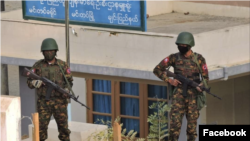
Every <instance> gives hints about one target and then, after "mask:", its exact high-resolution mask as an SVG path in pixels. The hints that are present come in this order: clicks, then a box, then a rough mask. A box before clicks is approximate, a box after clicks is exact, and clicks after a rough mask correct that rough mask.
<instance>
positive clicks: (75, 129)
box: [22, 120, 108, 141]
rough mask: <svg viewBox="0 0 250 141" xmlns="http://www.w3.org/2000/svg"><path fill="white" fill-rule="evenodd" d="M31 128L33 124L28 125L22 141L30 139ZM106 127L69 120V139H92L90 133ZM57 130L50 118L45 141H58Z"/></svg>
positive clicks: (74, 140)
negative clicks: (27, 135)
mask: <svg viewBox="0 0 250 141" xmlns="http://www.w3.org/2000/svg"><path fill="white" fill-rule="evenodd" d="M32 128H33V125H32V124H30V125H29V138H28V139H26V140H22V141H32ZM107 128H108V127H107V126H106V125H99V124H91V123H83V122H75V121H70V122H69V129H70V131H71V134H70V140H71V141H94V139H93V136H92V137H91V135H93V134H95V133H98V132H100V131H105V130H106V129H107ZM58 135H59V133H58V130H57V124H56V122H55V120H51V121H50V123H49V127H48V139H47V140H46V141H60V140H59V139H58Z"/></svg>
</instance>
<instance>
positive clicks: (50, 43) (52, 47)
mask: <svg viewBox="0 0 250 141" xmlns="http://www.w3.org/2000/svg"><path fill="white" fill-rule="evenodd" d="M57 51H58V46H57V43H56V41H55V40H54V39H52V38H47V39H45V40H43V42H42V46H41V52H43V56H44V59H41V60H39V61H37V62H36V63H35V64H34V65H33V67H32V68H31V70H32V71H33V72H34V73H36V74H37V75H39V76H44V77H46V78H48V79H50V80H51V81H53V82H54V83H56V84H57V85H59V86H60V87H62V88H65V90H67V91H69V89H68V85H67V83H66V80H65V79H64V76H63V73H64V75H65V77H66V79H67V80H68V82H69V85H70V87H72V85H73V83H72V81H73V78H72V75H71V72H70V68H69V67H68V65H67V64H66V63H65V62H64V61H62V60H60V59H57V58H55V56H56V52H57ZM60 67H61V68H60ZM61 70H62V71H63V72H62V71H61ZM27 84H28V86H29V88H31V89H33V88H36V89H37V95H38V100H37V111H38V113H39V134H40V141H44V140H46V139H47V129H48V124H49V122H50V117H51V115H52V114H53V116H54V118H55V120H56V123H57V126H58V131H59V136H58V138H59V139H60V140H61V141H69V140H70V139H69V135H70V133H71V131H70V130H69V129H68V114H67V106H68V99H69V97H67V95H66V94H61V93H59V92H57V91H55V90H53V91H52V93H51V98H50V100H48V101H47V100H45V96H46V90H47V87H46V85H45V84H44V83H43V82H42V81H40V80H32V79H30V78H28V80H27Z"/></svg>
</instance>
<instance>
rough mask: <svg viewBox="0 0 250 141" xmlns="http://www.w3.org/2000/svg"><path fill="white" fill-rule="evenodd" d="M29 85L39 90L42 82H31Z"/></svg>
mask: <svg viewBox="0 0 250 141" xmlns="http://www.w3.org/2000/svg"><path fill="white" fill-rule="evenodd" d="M31 83H32V85H33V86H34V87H35V88H40V87H41V85H42V84H43V81H41V80H32V81H31Z"/></svg>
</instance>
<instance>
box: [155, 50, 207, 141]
mask: <svg viewBox="0 0 250 141" xmlns="http://www.w3.org/2000/svg"><path fill="white" fill-rule="evenodd" d="M197 60H198V62H199V65H200V66H201V69H202V72H201V74H202V75H203V77H204V79H206V80H207V82H208V79H209V78H208V69H207V66H206V61H205V59H204V58H203V57H202V55H200V54H197ZM170 66H172V67H174V73H175V74H181V75H183V76H185V77H187V78H189V79H190V80H193V81H196V82H197V83H200V76H199V68H198V66H197V64H196V63H195V61H194V53H192V54H191V55H190V56H189V57H188V58H186V57H185V56H183V55H182V54H181V53H175V54H171V55H170V56H168V57H166V58H165V59H163V60H162V61H161V62H160V63H159V64H158V65H157V66H156V67H155V69H154V74H155V75H156V76H157V77H159V78H160V79H162V80H163V81H165V82H168V79H169V78H168V77H167V76H166V73H164V70H165V69H166V68H168V67H170ZM182 91H183V90H182V85H181V84H179V85H178V86H177V87H176V88H175V90H174V92H173V96H172V107H171V112H170V136H169V141H178V138H179V134H180V129H181V124H182V118H183V115H184V113H185V114H186V118H187V122H188V125H187V138H188V139H187V140H188V141H195V139H196V137H197V132H196V126H197V119H198V117H199V110H198V109H197V103H196V96H197V94H198V93H199V92H198V91H197V90H196V89H195V88H191V87H188V89H187V97H183V95H182Z"/></svg>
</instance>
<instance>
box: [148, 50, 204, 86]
mask: <svg viewBox="0 0 250 141" xmlns="http://www.w3.org/2000/svg"><path fill="white" fill-rule="evenodd" d="M196 54H197V61H198V63H199V65H200V68H201V72H200V70H199V68H198V66H197V64H196V62H195V59H194V53H192V54H191V55H190V56H189V57H188V58H186V57H185V56H183V55H181V54H180V53H175V54H171V55H170V56H168V57H166V58H164V59H163V60H162V61H161V62H160V63H159V64H158V65H157V66H156V67H155V68H154V70H153V73H154V74H155V75H156V76H157V77H159V78H160V79H162V80H163V81H165V82H168V80H169V78H168V77H167V75H166V73H164V71H165V70H166V68H169V67H170V66H172V67H173V68H174V73H175V74H181V75H183V76H185V77H187V78H189V79H190V80H193V81H196V82H197V83H200V76H199V74H201V75H202V76H203V78H204V79H205V80H206V82H207V83H208V81H209V77H208V69H207V65H206V61H205V58H204V57H203V56H202V55H201V54H198V53H196ZM179 86H180V85H179Z"/></svg>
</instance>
